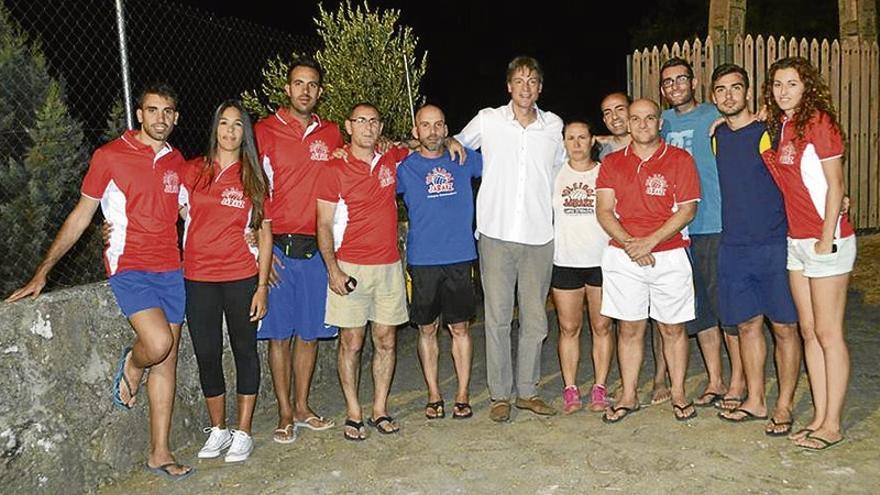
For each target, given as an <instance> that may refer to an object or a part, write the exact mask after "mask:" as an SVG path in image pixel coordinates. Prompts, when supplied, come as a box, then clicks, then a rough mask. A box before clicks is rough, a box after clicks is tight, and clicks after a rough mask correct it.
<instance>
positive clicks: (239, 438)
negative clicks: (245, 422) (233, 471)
mask: <svg viewBox="0 0 880 495" xmlns="http://www.w3.org/2000/svg"><path fill="white" fill-rule="evenodd" d="M253 451H254V439H253V438H251V436H250V435H248V434H247V433H245V432H243V431H241V430H232V447H229V451H228V452H226V462H241V461H243V460H245V459H247V458H248V457H249V456H250V455H251V452H253Z"/></svg>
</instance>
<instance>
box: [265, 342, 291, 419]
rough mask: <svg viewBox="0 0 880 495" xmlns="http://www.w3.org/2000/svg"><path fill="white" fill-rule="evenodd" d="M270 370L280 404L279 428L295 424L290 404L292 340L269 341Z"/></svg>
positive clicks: (277, 400)
mask: <svg viewBox="0 0 880 495" xmlns="http://www.w3.org/2000/svg"><path fill="white" fill-rule="evenodd" d="M269 370H270V371H271V372H272V385H273V387H274V388H275V401H276V403H277V404H278V428H279V429H283V428H285V427H286V426H287V425H289V424H293V407H292V406H291V404H290V372H291V371H290V370H291V356H290V339H280V340H275V339H273V340H270V341H269Z"/></svg>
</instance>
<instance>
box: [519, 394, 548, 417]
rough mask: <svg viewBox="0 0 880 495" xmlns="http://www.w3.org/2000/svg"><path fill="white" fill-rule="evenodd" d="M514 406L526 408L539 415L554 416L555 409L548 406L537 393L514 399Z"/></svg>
mask: <svg viewBox="0 0 880 495" xmlns="http://www.w3.org/2000/svg"><path fill="white" fill-rule="evenodd" d="M515 405H516V408H517V409H528V410H529V411H532V412H533V413H535V414H539V415H541V416H555V415H556V409H553V408H552V407H550V406H549V405H548V404H547V403H546V402H544V399H542V398H540V397H538V396H537V395H536V396H534V397H530V398H528V399H522V398H517V399H516V403H515Z"/></svg>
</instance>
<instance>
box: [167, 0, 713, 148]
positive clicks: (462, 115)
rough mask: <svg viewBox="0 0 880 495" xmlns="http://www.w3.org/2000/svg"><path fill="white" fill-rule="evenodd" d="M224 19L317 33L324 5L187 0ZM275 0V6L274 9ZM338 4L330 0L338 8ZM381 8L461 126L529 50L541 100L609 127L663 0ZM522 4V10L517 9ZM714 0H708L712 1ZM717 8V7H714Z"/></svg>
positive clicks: (431, 94)
mask: <svg viewBox="0 0 880 495" xmlns="http://www.w3.org/2000/svg"><path fill="white" fill-rule="evenodd" d="M183 3H188V4H191V5H194V6H197V7H199V8H201V9H203V10H206V11H209V12H213V13H215V14H216V15H218V16H231V17H239V18H245V19H249V20H252V21H254V22H257V23H259V24H264V25H269V26H272V27H275V28H277V29H281V30H285V31H289V32H292V33H296V34H309V35H314V23H313V22H312V19H313V18H314V17H316V15H317V12H318V7H317V2H304V1H299V2H297V3H296V4H295V7H293V8H288V9H286V12H285V13H284V15H279V7H278V2H269V1H265V0H254V1H251V2H248V3H247V8H242V2H235V3H232V2H222V1H221V2H218V1H204V0H186V1H184V2H183ZM273 4H274V7H272V5H273ZM337 4H338V2H324V7H325V9H334V8H335V7H336V5H337ZM369 4H370V6H371V7H380V8H396V9H400V10H401V21H402V23H404V24H406V25H409V26H411V27H412V28H413V29H414V31H415V34H416V35H417V36H418V37H419V40H420V42H419V48H421V49H423V50H427V51H428V70H427V73H426V75H425V77H424V78H423V79H422V86H421V90H422V93H423V94H424V95H425V96H426V97H427V98H428V99H429V100H431V101H434V102H436V103H438V104H439V105H441V106H442V107H443V108H445V109H446V111H447V120H448V122H449V124H450V131H452V132H456V131H457V130H458V129H460V128H461V126H463V125H464V124H465V123H466V122H467V121H468V120H469V119H470V118H471V117H472V116H473V115H475V114H476V112H477V111H478V110H479V109H480V108H483V107H486V106H499V105H502V104H505V103H506V102H507V99H508V98H507V93H506V87H505V80H504V74H505V67H506V64H507V62H508V61H510V59H512V58H513V57H514V56H516V55H519V54H527V55H532V56H534V57H536V58H537V59H538V60H539V61H540V62H541V63H542V64H543V65H544V70H545V84H544V92H543V94H542V96H541V99H540V100H539V102H538V104H539V106H541V107H542V108H544V109H548V110H552V111H554V112H556V113H558V114H559V115H560V116H562V117H563V118H572V117H581V118H588V119H590V120H592V121H594V122H597V123H599V122H600V119H599V112H598V106H599V100H600V99H601V97H602V96H603V95H604V94H606V93H609V92H611V91H616V90H625V89H626V68H625V57H626V54H627V52H629V51H630V50H631V47H630V34H629V30H630V29H631V25H632V22H635V21H636V20H637V21H639V22H641V21H642V20H643V19H650V17H651V15H652V12H654V11H655V10H656V7H655V5H656V2H648V1H629V2H627V3H626V8H627V11H628V12H638V13H639V15H638V16H632V17H631V19H632V22H627V21H625V20H616V19H614V18H615V17H618V18H621V19H622V18H623V17H625V16H622V14H623V12H622V11H621V10H620V6H621V3H619V2H595V1H593V2H587V1H579V2H545V3H541V2H528V3H523V4H515V3H514V2H461V1H447V2H433V3H428V2H406V1H389V0H386V1H371V2H369ZM514 5H518V6H514ZM706 5H708V2H706ZM706 9H708V7H706Z"/></svg>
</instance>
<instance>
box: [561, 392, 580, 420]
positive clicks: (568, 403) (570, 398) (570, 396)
mask: <svg viewBox="0 0 880 495" xmlns="http://www.w3.org/2000/svg"><path fill="white" fill-rule="evenodd" d="M581 407H582V404H581V393H580V391H579V390H578V388H577V385H569V386H568V387H565V388H564V389H562V412H563V413H565V414H571V413H573V412H575V411H577V410H579V409H580V408H581Z"/></svg>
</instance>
